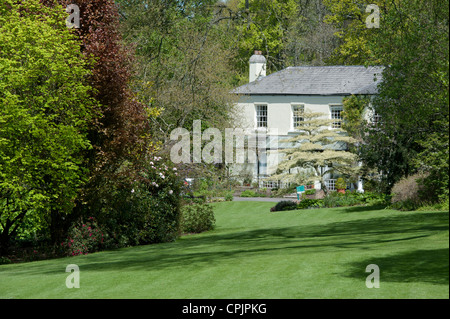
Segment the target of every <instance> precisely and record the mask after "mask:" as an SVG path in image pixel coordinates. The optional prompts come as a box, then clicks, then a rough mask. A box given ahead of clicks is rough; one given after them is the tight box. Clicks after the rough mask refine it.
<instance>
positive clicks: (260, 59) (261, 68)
mask: <svg viewBox="0 0 450 319" xmlns="http://www.w3.org/2000/svg"><path fill="white" fill-rule="evenodd" d="M249 62H250V76H249V82H253V81H255V80H256V79H258V78H259V77H263V76H266V58H265V57H264V56H263V55H262V52H261V51H255V53H254V54H253V55H252V56H251V58H250V61H249Z"/></svg>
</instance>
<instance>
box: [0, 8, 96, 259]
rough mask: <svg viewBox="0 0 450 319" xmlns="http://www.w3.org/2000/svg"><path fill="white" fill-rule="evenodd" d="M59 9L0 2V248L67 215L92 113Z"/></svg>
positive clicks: (83, 67) (81, 62)
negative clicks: (56, 217)
mask: <svg viewBox="0 0 450 319" xmlns="http://www.w3.org/2000/svg"><path fill="white" fill-rule="evenodd" d="M66 17H67V13H65V10H64V8H63V7H62V6H59V5H55V6H54V7H52V8H48V7H46V6H44V5H42V4H41V3H40V2H39V1H38V0H23V1H20V2H17V1H13V0H5V1H2V2H1V3H0V230H1V233H0V245H1V247H0V248H1V252H2V253H5V252H6V250H7V248H8V244H9V241H10V239H11V238H12V237H14V236H15V235H17V234H18V232H27V231H28V232H33V231H36V230H39V229H43V228H48V227H49V220H50V219H49V215H50V214H51V213H53V214H58V215H60V216H61V217H65V216H67V215H68V214H70V213H71V211H72V208H73V207H74V202H75V198H76V196H77V193H78V191H79V189H80V188H81V187H82V186H83V183H84V182H85V181H86V177H87V175H86V173H87V171H86V170H85V169H84V167H85V165H86V163H85V161H84V157H83V152H84V151H85V150H87V149H89V148H90V147H91V144H90V141H89V139H88V138H87V130H88V127H89V125H90V124H91V123H92V120H93V119H94V118H95V116H96V112H97V111H98V107H97V106H98V105H97V102H96V101H95V100H94V99H93V98H92V97H91V96H92V92H93V89H92V87H91V86H89V85H88V84H87V83H86V82H87V77H88V76H89V75H90V72H89V68H90V66H91V64H90V63H88V61H87V60H86V59H85V58H84V57H83V55H82V54H81V51H80V43H79V42H78V41H77V37H76V36H75V35H74V34H73V33H72V32H71V31H70V30H69V29H68V28H67V26H66V23H65V19H66Z"/></svg>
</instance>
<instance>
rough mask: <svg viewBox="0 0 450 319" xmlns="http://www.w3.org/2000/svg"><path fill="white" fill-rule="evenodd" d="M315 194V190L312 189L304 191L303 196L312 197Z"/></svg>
mask: <svg viewBox="0 0 450 319" xmlns="http://www.w3.org/2000/svg"><path fill="white" fill-rule="evenodd" d="M315 193H316V189H315V188H313V189H307V190H306V191H305V195H314V194H315Z"/></svg>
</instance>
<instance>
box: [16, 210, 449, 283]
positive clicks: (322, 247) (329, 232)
mask: <svg viewBox="0 0 450 319" xmlns="http://www.w3.org/2000/svg"><path fill="white" fill-rule="evenodd" d="M448 228H449V225H448V213H439V212H433V213H426V214H424V213H405V214H404V215H395V216H389V217H378V218H368V219H358V220H351V221H343V222H335V223H329V224H324V225H307V226H302V225H300V226H297V225H296V226H290V227H283V228H262V229H252V230H247V231H236V232H227V233H220V230H218V232H211V233H206V234H203V235H202V236H192V237H185V238H182V239H181V240H178V241H176V242H174V243H166V244H158V245H147V246H139V247H133V248H126V249H121V250H115V251H104V252H101V253H97V254H92V255H88V256H82V257H78V258H77V257H73V258H69V259H66V260H65V261H64V262H67V264H69V263H75V264H78V265H79V266H80V269H82V270H83V271H109V270H111V271H117V270H119V269H123V270H124V271H125V270H126V271H129V270H145V269H149V270H155V269H167V268H177V267H180V268H183V267H207V266H208V265H215V264H218V263H235V262H236V260H237V259H241V260H242V259H245V258H252V257H254V256H261V255H263V254H270V255H271V256H274V255H276V254H280V258H282V257H283V255H284V254H286V252H287V251H290V254H304V253H308V254H309V253H311V252H334V251H336V250H337V249H342V248H344V249H348V248H351V249H352V250H358V249H361V250H363V249H370V248H374V249H379V247H380V245H383V244H388V243H393V242H398V241H404V242H406V243H408V241H410V240H413V239H417V238H423V237H428V236H431V235H434V234H436V233H438V232H441V231H445V230H448ZM409 245H411V244H409ZM439 253H440V255H439V256H437V257H436V258H438V260H437V261H436V262H435V263H432V262H431V259H432V258H433V257H435V256H434V255H435V254H434V253H430V254H428V255H427V254H426V253H425V254H424V252H423V251H419V252H417V253H414V252H412V253H411V254H413V255H408V254H406V255H405V256H402V255H399V256H393V257H388V258H386V259H385V260H382V261H383V262H384V263H383V264H382V263H381V262H380V264H379V266H380V268H381V267H383V268H381V269H382V271H383V276H388V275H387V274H388V270H389V269H392V272H391V275H390V276H391V277H390V278H395V276H396V275H395V273H394V268H396V267H397V266H396V263H400V264H402V265H404V267H409V269H410V270H411V272H412V274H413V276H414V277H417V278H418V277H420V274H421V271H420V270H419V269H416V268H414V267H417V264H416V265H414V262H413V265H409V264H408V260H410V261H414V260H415V259H417V260H420V259H419V257H420V256H421V254H424V255H425V264H426V261H427V260H430V266H432V265H434V266H433V267H434V268H433V267H431V269H432V270H430V273H431V272H432V271H436V270H437V271H438V272H439V274H440V271H441V270H442V268H443V267H444V266H443V265H444V262H445V260H444V259H445V258H444V257H442V254H444V252H443V251H440V250H439ZM389 258H390V259H389ZM417 260H416V261H415V262H416V263H417ZM446 262H447V264H446V265H447V269H448V251H447V259H446ZM62 263H63V262H62V261H61V262H60V263H59V264H58V265H56V263H55V264H53V263H52V264H49V265H47V266H46V267H44V268H43V267H42V266H43V265H42V264H40V265H39V267H38V265H36V267H29V268H26V269H23V271H19V272H18V273H20V274H24V273H25V272H28V273H30V274H43V273H54V272H55V268H58V271H60V269H59V268H61V265H60V264H62ZM370 263H372V262H368V263H366V261H364V262H361V263H358V264H357V265H353V266H352V269H354V270H351V271H350V276H358V277H360V276H361V275H360V269H363V271H364V270H365V266H366V265H368V264H370ZM362 264H364V267H363V268H360V267H361V265H362ZM408 265H409V266H408ZM425 266H426V265H425ZM356 269H357V270H358V271H356ZM398 269H399V270H398V271H399V272H402V270H401V267H399V268H398ZM414 273H417V274H414ZM363 275H365V276H364V278H365V277H366V276H367V274H365V273H364V274H363ZM397 276H398V278H400V273H399V274H398V275H397ZM403 277H404V274H403V275H402V277H401V278H403ZM428 277H431V274H430V275H428ZM438 277H439V278H441V275H439V276H438ZM387 278H389V277H386V278H385V280H388V279H387ZM447 281H448V276H447Z"/></svg>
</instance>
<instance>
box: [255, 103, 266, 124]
mask: <svg viewBox="0 0 450 319" xmlns="http://www.w3.org/2000/svg"><path fill="white" fill-rule="evenodd" d="M260 107H264V108H265V115H264V114H262V115H261V114H260V113H259V112H260V110H259V108H260ZM268 115H269V107H268V105H267V103H255V128H256V129H267V128H268V124H269V123H268V122H269V121H268V119H269V116H268ZM264 117H265V121H262V120H260V118H264ZM260 123H265V126H260Z"/></svg>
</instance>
